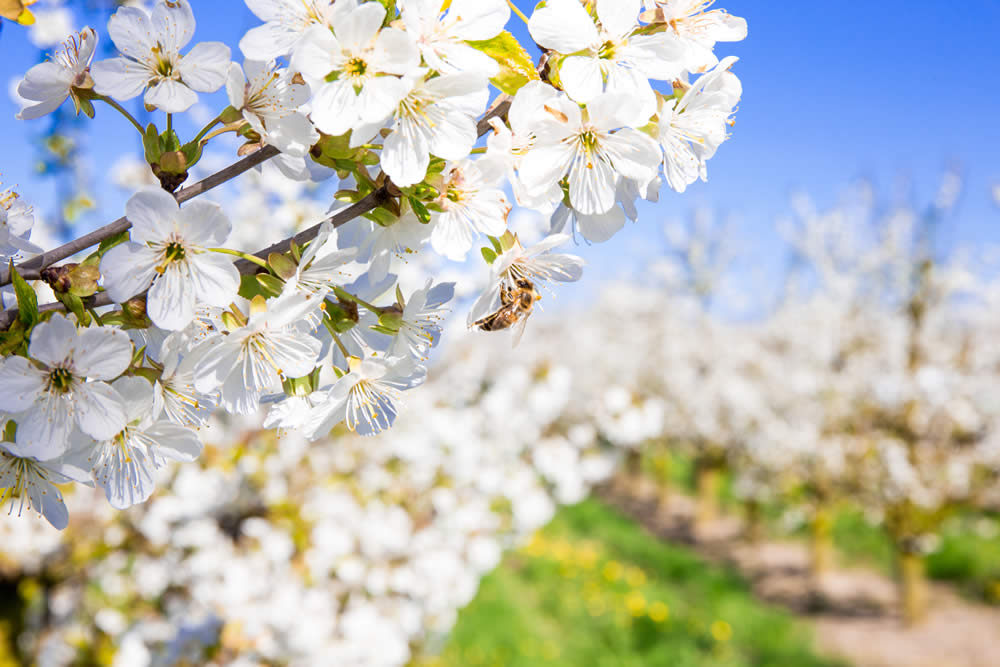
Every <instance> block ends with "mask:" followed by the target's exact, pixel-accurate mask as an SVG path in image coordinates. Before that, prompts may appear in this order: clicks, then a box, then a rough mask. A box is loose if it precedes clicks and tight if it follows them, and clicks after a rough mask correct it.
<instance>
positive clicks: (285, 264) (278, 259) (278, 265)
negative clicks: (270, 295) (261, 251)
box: [267, 252, 299, 280]
mask: <svg viewBox="0 0 1000 667" xmlns="http://www.w3.org/2000/svg"><path fill="white" fill-rule="evenodd" d="M267 265H268V266H270V267H271V270H272V271H274V273H275V274H277V276H278V277H279V278H281V279H282V280H288V279H289V278H291V277H292V276H294V275H295V272H296V271H297V270H298V268H299V267H298V265H297V264H296V263H295V262H293V261H292V260H291V258H290V257H288V255H286V254H284V253H280V252H272V253H271V254H270V255H268V256H267Z"/></svg>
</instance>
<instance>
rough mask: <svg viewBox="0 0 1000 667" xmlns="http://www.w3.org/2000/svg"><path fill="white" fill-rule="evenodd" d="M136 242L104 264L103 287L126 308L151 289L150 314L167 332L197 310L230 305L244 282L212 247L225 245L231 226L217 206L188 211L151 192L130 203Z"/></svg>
mask: <svg viewBox="0 0 1000 667" xmlns="http://www.w3.org/2000/svg"><path fill="white" fill-rule="evenodd" d="M125 216H126V217H127V218H128V220H129V222H131V223H132V240H131V241H129V242H126V243H122V244H120V245H117V246H115V247H114V248H112V249H111V250H109V251H108V252H106V253H105V255H104V257H103V258H102V260H101V273H103V274H104V287H105V289H106V290H107V291H108V294H109V296H111V298H112V299H113V300H114V301H116V302H118V303H121V302H123V301H126V300H127V299H129V298H131V297H133V296H135V295H136V294H138V293H140V292H142V291H143V290H145V289H146V288H149V293H148V295H147V297H146V312H147V314H148V315H149V319H151V320H152V321H153V323H154V324H156V325H157V326H158V327H161V328H163V329H171V330H176V329H183V328H184V327H186V326H187V325H188V324H189V323H190V322H191V319H192V318H193V317H194V313H195V306H196V305H197V304H198V303H205V304H208V305H212V306H219V307H221V306H225V305H228V304H229V303H230V302H231V301H232V300H233V297H234V296H235V295H236V290H237V288H238V287H239V283H240V277H239V272H238V271H237V270H236V267H234V266H233V262H232V260H231V259H230V258H229V257H228V256H226V255H222V254H219V253H214V252H211V250H210V249H211V248H212V247H216V246H221V245H223V244H224V243H225V242H226V240H227V239H228V238H229V232H230V229H231V225H230V223H229V220H228V218H226V216H225V214H224V213H223V212H222V207H221V206H219V205H218V204H215V203H212V202H206V201H196V202H191V203H190V204H187V205H186V206H184V207H183V208H182V207H180V206H178V204H177V201H176V200H175V199H174V198H173V197H172V196H171V195H170V194H169V193H167V192H164V191H163V190H161V189H159V188H147V189H145V190H142V191H140V192H137V193H136V194H134V195H133V196H132V198H131V199H129V200H128V202H127V203H126V204H125Z"/></svg>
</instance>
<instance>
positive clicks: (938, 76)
mask: <svg viewBox="0 0 1000 667" xmlns="http://www.w3.org/2000/svg"><path fill="white" fill-rule="evenodd" d="M69 4H70V5H71V6H73V5H80V4H81V3H74V2H70V3H69ZM518 4H519V5H520V6H521V7H522V8H525V10H526V11H528V8H529V6H530V5H531V4H533V3H529V2H523V1H522V2H519V3H518ZM717 4H718V6H720V7H725V8H727V9H728V10H729V11H730V12H731V13H734V14H737V15H740V16H744V17H746V18H747V20H748V22H749V26H750V36H749V38H748V39H747V40H746V41H744V42H741V43H735V44H729V43H723V44H719V45H718V46H717V49H716V50H717V53H719V54H720V55H729V54H733V55H737V56H739V57H740V62H739V63H738V64H737V65H736V67H735V69H734V71H735V72H736V73H737V74H738V75H739V76H740V78H741V80H742V81H743V86H744V96H743V100H742V102H741V104H740V109H739V113H738V115H737V117H736V126H735V128H734V129H733V136H732V139H731V140H730V141H729V142H727V143H726V144H725V145H723V146H722V148H721V149H720V150H719V152H718V154H717V155H716V157H715V158H714V159H713V160H712V161H711V162H710V164H709V178H710V181H709V182H708V183H698V184H696V185H694V186H693V187H691V188H690V189H689V190H688V192H687V193H686V194H684V195H677V194H674V193H672V192H670V191H669V190H667V189H664V190H663V192H662V195H661V200H660V203H659V205H656V206H652V205H648V206H645V207H643V208H642V209H641V212H642V217H641V219H640V222H639V223H638V224H636V225H630V226H629V227H627V228H626V230H624V231H623V232H622V233H621V234H619V235H618V236H617V237H615V239H613V240H612V241H611V242H609V243H607V244H604V245H601V246H594V247H590V248H586V247H583V248H580V249H579V252H580V254H582V255H584V256H585V257H586V258H587V259H588V261H589V262H590V264H591V267H592V270H591V272H590V274H589V275H588V276H587V278H586V279H585V281H584V283H583V284H582V285H581V286H580V287H581V288H583V290H585V291H589V290H592V289H593V288H595V287H596V283H597V282H599V281H600V280H603V279H605V278H607V277H609V276H615V275H617V274H619V273H622V272H626V271H629V270H631V269H632V268H633V267H635V266H636V265H637V263H639V262H641V258H642V257H644V256H648V255H649V254H650V253H651V252H656V249H658V248H659V247H661V246H660V239H661V229H662V223H663V221H664V220H666V219H668V218H671V217H678V216H684V215H686V214H687V212H688V211H690V210H691V209H692V208H694V207H698V206H709V205H710V206H712V207H714V208H716V209H717V210H719V211H720V212H723V213H724V214H726V215H730V216H733V219H734V220H735V221H736V227H735V230H736V233H738V234H739V235H740V236H741V237H742V238H743V239H745V240H746V241H747V242H748V243H752V244H753V247H754V248H755V255H754V258H753V260H754V262H755V263H757V264H759V266H760V267H762V268H763V269H764V270H767V269H768V268H774V267H777V266H779V265H780V264H781V263H782V261H783V256H782V251H781V247H780V244H779V243H778V242H777V238H776V236H775V235H774V232H773V220H774V219H775V218H776V217H778V216H780V215H782V214H783V213H785V212H786V211H788V208H789V207H788V199H789V195H790V194H791V193H792V192H795V191H798V190H803V191H806V192H808V193H810V194H811V195H813V196H814V197H815V198H816V199H817V200H818V201H819V202H820V203H821V204H822V203H826V204H828V203H831V202H833V201H835V200H836V199H837V197H838V196H839V195H840V193H842V192H843V190H844V188H845V187H846V186H847V185H848V184H850V183H851V182H852V181H855V180H857V179H859V178H869V179H871V180H873V181H874V182H875V183H876V184H877V185H878V187H879V191H880V192H881V193H883V194H884V195H885V196H886V197H896V198H899V197H911V196H912V197H913V198H915V199H916V200H918V201H926V200H928V199H930V198H931V197H933V193H934V191H935V189H936V186H937V182H938V178H939V176H940V174H941V173H942V171H943V170H944V169H945V167H947V166H948V165H950V164H956V163H957V164H960V165H961V166H962V169H963V172H964V175H965V185H966V188H965V192H964V194H963V196H962V198H961V200H960V202H959V206H958V208H957V210H956V211H955V215H954V216H953V218H952V219H950V220H948V221H947V223H946V226H945V227H944V229H943V232H942V237H943V239H944V240H945V242H946V243H948V244H956V243H961V244H972V245H977V246H978V245H982V244H986V243H995V242H997V241H1000V212H998V211H997V210H996V208H995V206H994V204H993V202H992V199H991V197H990V192H989V190H990V186H991V185H993V184H994V183H997V182H1000V161H998V160H997V157H996V156H997V153H998V149H1000V129H998V127H1000V125H998V123H997V122H996V116H997V114H998V113H1000V87H998V86H997V85H996V80H997V77H996V74H995V71H994V69H993V67H994V66H995V62H996V57H995V49H996V34H995V33H996V26H998V25H1000V2H996V1H995V0H964V1H963V2H962V3H958V4H953V3H941V2H930V1H915V0H905V1H904V0H883V1H880V2H840V3H828V2H824V3H818V2H760V1H759V0H758V1H755V2H751V1H749V0H720V2H718V3H717ZM193 5H194V9H195V16H196V18H197V19H198V22H199V23H198V31H197V34H196V36H195V40H196V41H197V40H220V41H224V42H226V43H228V44H230V45H232V46H233V50H234V53H238V50H237V49H236V43H237V42H238V40H239V37H240V36H241V35H242V34H243V33H244V32H245V31H246V30H247V29H249V28H250V27H253V26H254V25H257V24H258V21H257V19H256V18H255V17H254V16H253V15H252V14H251V13H250V12H249V11H248V10H247V9H246V7H245V5H244V4H243V2H242V1H240V0H213V1H211V2H209V1H208V0H194V2H193ZM956 7H959V8H956ZM518 23H519V22H518V19H517V18H516V17H512V19H511V23H510V26H511V27H512V28H514V29H515V31H517V32H519V33H520V34H522V35H523V34H524V33H523V30H522V29H521V28H520V27H519V25H518ZM105 45H107V42H106V41H105ZM38 58H39V51H38V49H36V48H35V47H33V46H31V45H30V43H28V42H27V40H26V39H25V35H24V31H23V30H22V29H20V28H19V27H18V26H14V25H10V24H8V25H6V26H5V27H4V30H3V32H2V34H0V81H2V82H3V83H4V84H5V85H6V84H8V83H9V82H10V81H11V80H14V79H16V78H18V77H19V76H20V75H21V74H22V73H23V72H24V71H25V70H26V69H27V68H28V67H30V66H31V64H33V63H34V62H36V61H37V60H38ZM206 99H207V101H209V102H211V101H212V100H215V101H216V104H218V105H219V107H220V108H221V106H222V105H224V101H223V100H222V99H221V97H216V98H212V97H207V98H206ZM134 106H137V105H134ZM16 110H17V109H16V107H15V105H14V104H13V102H11V101H10V99H9V97H8V96H6V95H3V96H0V119H3V120H0V146H2V149H0V174H2V175H3V181H4V182H5V185H7V186H10V185H11V184H14V183H16V184H17V185H18V189H19V190H21V191H22V192H23V193H24V195H25V197H26V198H27V199H28V200H29V201H31V202H32V203H34V204H35V205H36V207H38V208H40V209H42V210H44V209H45V208H46V206H47V204H46V202H48V201H51V198H52V193H53V188H52V185H51V183H49V182H45V181H39V180H38V179H37V178H36V177H35V176H34V175H33V173H32V165H31V164H29V163H28V162H27V161H26V160H25V159H24V157H23V156H25V155H30V154H31V151H32V148H31V143H30V141H31V135H33V134H38V133H40V132H42V131H43V130H44V128H45V121H33V122H29V123H24V122H20V121H16V120H15V119H14V114H15V112H16ZM109 111H110V110H108V109H104V108H100V109H99V113H100V117H99V119H98V121H97V122H96V127H95V132H94V133H93V134H92V135H91V136H90V138H89V140H88V141H89V146H88V148H89V150H90V151H91V160H92V165H93V169H94V171H93V173H94V174H95V176H96V177H98V178H99V177H100V175H101V174H102V173H103V171H102V167H104V166H106V165H107V164H108V163H109V161H108V156H111V158H112V159H113V158H114V157H117V156H118V155H120V154H122V153H124V152H127V151H130V150H132V151H135V150H136V149H137V147H138V144H137V141H136V140H135V138H134V137H133V135H131V134H129V128H128V127H127V126H126V125H125V124H124V123H123V122H119V120H118V119H117V118H115V117H114V115H113V114H111V113H109ZM98 193H99V194H105V195H107V196H106V197H105V198H104V199H103V200H102V206H104V209H103V210H101V211H100V213H99V215H97V216H95V217H94V218H93V219H92V220H91V222H92V223H94V224H96V223H97V222H99V221H101V220H106V219H112V218H114V217H117V216H118V215H119V214H120V205H121V202H120V199H119V197H118V196H115V195H112V193H111V191H110V190H108V189H104V188H101V189H99V190H98ZM651 249H653V250H651Z"/></svg>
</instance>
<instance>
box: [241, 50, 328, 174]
mask: <svg viewBox="0 0 1000 667" xmlns="http://www.w3.org/2000/svg"><path fill="white" fill-rule="evenodd" d="M243 67H244V68H246V75H244V73H243V68H241V67H240V66H239V65H238V64H237V63H232V64H231V65H230V66H229V76H228V78H227V79H226V93H227V94H228V95H229V103H230V104H231V105H233V108H234V109H236V110H237V111H242V112H243V118H244V120H246V121H247V122H248V123H249V124H250V127H252V128H253V129H254V131H256V132H257V133H258V134H260V135H261V137H262V138H263V140H264V142H265V143H268V144H270V145H272V146H274V147H275V148H277V149H278V150H280V151H281V152H282V153H285V154H287V155H290V156H292V157H304V156H305V155H306V154H307V153H308V152H309V149H310V148H312V145H313V144H315V143H316V141H318V140H319V132H317V131H316V128H314V127H313V125H312V123H310V122H309V119H308V118H307V117H306V116H305V114H303V113H300V112H299V108H300V107H301V106H302V105H304V104H305V103H306V102H308V101H309V86H308V85H306V83H305V82H304V81H303V82H301V83H297V82H296V80H295V76H294V73H293V72H290V71H289V70H287V69H282V68H279V67H278V66H277V65H276V64H275V63H274V62H271V63H263V62H258V61H255V60H247V61H246V62H244V63H243ZM299 80H300V81H301V79H299Z"/></svg>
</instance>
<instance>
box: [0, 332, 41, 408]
mask: <svg viewBox="0 0 1000 667" xmlns="http://www.w3.org/2000/svg"><path fill="white" fill-rule="evenodd" d="M36 330H37V328H36ZM45 379H46V374H45V373H44V372H43V371H40V370H39V369H37V368H35V367H34V366H33V365H32V364H31V362H30V361H28V360H27V359H25V358H24V357H14V356H11V357H7V358H6V359H4V360H3V361H2V362H0V387H3V391H0V410H2V411H3V412H7V413H12V412H21V411H23V410H27V409H28V408H30V407H31V406H32V405H33V404H34V403H35V400H36V399H37V398H38V396H39V394H41V393H42V391H44V390H45Z"/></svg>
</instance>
